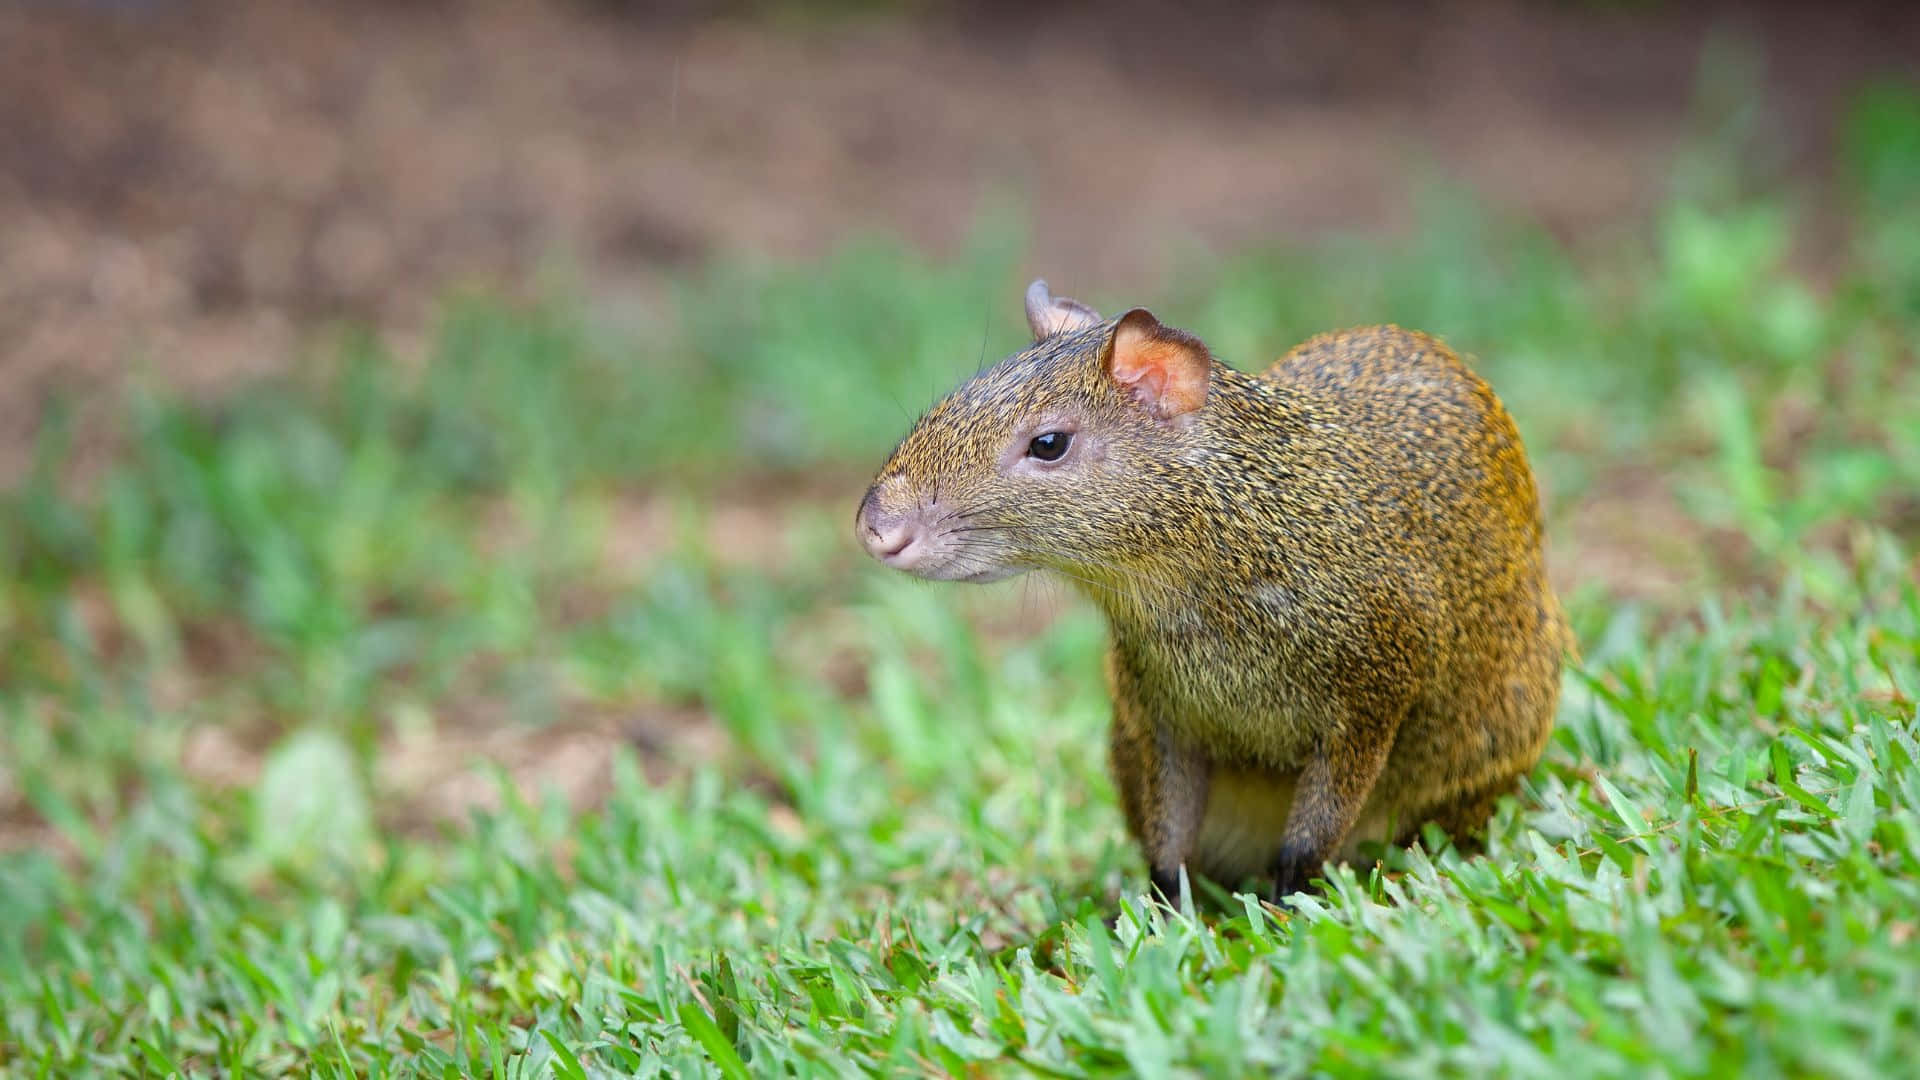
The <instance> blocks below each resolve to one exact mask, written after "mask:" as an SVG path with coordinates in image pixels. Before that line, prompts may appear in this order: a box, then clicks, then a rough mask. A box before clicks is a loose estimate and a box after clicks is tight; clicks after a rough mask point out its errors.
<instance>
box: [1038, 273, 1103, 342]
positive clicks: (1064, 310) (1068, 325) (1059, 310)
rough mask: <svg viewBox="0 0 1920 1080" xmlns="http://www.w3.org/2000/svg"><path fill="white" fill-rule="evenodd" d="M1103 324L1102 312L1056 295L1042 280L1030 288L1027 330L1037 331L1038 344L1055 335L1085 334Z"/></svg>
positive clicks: (1039, 279)
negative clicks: (1083, 332)
mask: <svg viewBox="0 0 1920 1080" xmlns="http://www.w3.org/2000/svg"><path fill="white" fill-rule="evenodd" d="M1099 321H1100V313H1099V312H1097V311H1095V310H1093V309H1092V308H1090V307H1088V306H1087V305H1085V304H1083V303H1081V302H1080V301H1078V300H1069V299H1068V298H1066V297H1064V296H1055V295H1053V293H1052V292H1051V291H1050V290H1048V288H1047V283H1046V281H1045V280H1043V279H1041V278H1035V279H1034V280H1033V284H1031V285H1029V286H1027V329H1029V330H1032V331H1033V340H1034V341H1036V342H1038V341H1045V340H1047V339H1048V338H1050V337H1052V336H1054V335H1055V334H1065V333H1068V332H1070V331H1074V330H1085V329H1086V328H1087V327H1089V326H1092V325H1093V324H1095V323H1097V322H1099Z"/></svg>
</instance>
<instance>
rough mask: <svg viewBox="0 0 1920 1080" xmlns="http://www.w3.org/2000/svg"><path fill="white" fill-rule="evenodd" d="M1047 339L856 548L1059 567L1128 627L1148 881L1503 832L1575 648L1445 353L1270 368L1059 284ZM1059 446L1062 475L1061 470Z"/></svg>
mask: <svg viewBox="0 0 1920 1080" xmlns="http://www.w3.org/2000/svg"><path fill="white" fill-rule="evenodd" d="M1028 315H1029V321H1030V322H1031V323H1032V325H1033V328H1034V332H1035V337H1036V344H1035V346H1034V347H1033V348H1031V349H1029V350H1027V351H1025V352H1023V353H1020V354H1017V355H1015V356H1013V357H1010V358H1009V359H1007V360H1006V361H1003V362H1002V363H1001V364H1000V365H998V366H996V367H994V368H992V369H990V370H988V371H986V372H983V373H982V374H981V375H979V376H977V377H976V378H975V379H973V380H971V381H970V382H968V383H967V384H965V385H964V386H962V387H961V388H959V389H958V390H956V391H955V392H954V393H953V394H952V395H950V396H949V397H948V398H947V399H946V400H944V401H942V402H941V403H940V404H939V405H937V406H935V407H934V409H932V410H931V411H930V412H929V413H928V414H927V415H926V416H925V417H923V418H922V419H921V421H920V422H919V424H917V425H916V427H915V429H914V431H913V432H912V433H910V434H909V435H908V436H907V438H906V439H905V440H904V441H903V442H902V443H901V445H900V447H899V449H897V450H896V451H895V453H894V455H893V458H892V459H891V460H890V461H889V462H888V464H887V466H886V467H885V468H883V469H882V471H881V473H880V476H879V478H878V479H877V480H876V481H875V484H874V486H873V488H872V490H870V491H869V492H868V495H867V498H866V499H865V500H864V501H863V502H862V504H861V509H860V515H859V522H858V526H857V529H858V532H859V533H860V536H861V538H862V540H863V541H864V542H865V543H866V544H867V547H868V548H869V550H870V551H871V552H872V553H873V554H874V555H875V557H876V558H879V559H880V560H881V561H883V562H886V563H888V564H889V565H893V566H895V567H897V568H899V569H903V570H907V571H909V572H912V573H916V574H919V575H921V576H923V577H932V578H941V579H958V580H996V579H998V578H1001V577H1006V576H1010V575H1011V574H1014V573H1018V572H1021V571H1023V570H1027V569H1051V570H1054V571H1057V572H1059V573H1061V574H1063V575H1064V576H1066V577H1067V578H1069V579H1070V580H1073V581H1075V582H1076V583H1077V584H1078V585H1079V586H1080V587H1081V588H1082V590H1083V591H1084V592H1085V593H1086V594H1087V595H1088V596H1089V597H1090V598H1091V599H1092V600H1093V601H1094V602H1095V603H1097V604H1099V605H1100V607H1101V608H1102V609H1103V610H1104V611H1105V613H1106V616H1107V619H1108V622H1109V624H1110V626H1111V628H1112V632H1113V645H1112V649H1111V651H1110V653H1109V656H1108V665H1107V668H1108V671H1107V674H1108V680H1109V683H1110V687H1111V690H1112V693H1113V699H1114V727H1113V738H1112V744H1111V755H1110V764H1111V767H1112V770H1113V774H1114V778H1115V781H1116V783H1117V786H1118V787H1119V790H1120V795H1121V800H1122V804H1123V805H1122V809H1123V811H1124V813H1125V816H1126V820H1127V824H1128V827H1129V829H1130V831H1131V832H1132V834H1133V835H1134V837H1135V838H1136V839H1137V840H1138V841H1139V842H1140V844H1141V846H1142V849H1143V851H1144V853H1145V855H1146V858H1147V862H1148V865H1149V869H1150V870H1151V872H1152V875H1153V878H1154V881H1155V883H1156V885H1158V886H1159V887H1160V888H1161V889H1162V891H1164V892H1166V893H1168V894H1169V895H1172V894H1173V890H1174V887H1175V882H1176V881H1177V877H1176V875H1177V872H1178V870H1179V868H1180V867H1181V866H1182V865H1183V864H1184V865H1185V866H1187V868H1188V869H1189V870H1190V871H1195V872H1199V873H1203V874H1206V875H1207V876H1209V877H1212V878H1215V879H1216V880H1220V881H1222V882H1224V883H1227V884H1234V883H1237V882H1239V881H1240V880H1242V879H1244V878H1246V877H1248V876H1251V875H1254V874H1260V873H1273V874H1274V875H1275V881H1276V886H1277V889H1278V890H1279V891H1282V892H1285V891H1291V890H1293V889H1296V888H1299V887H1302V886H1303V885H1304V884H1305V881H1306V877H1307V875H1309V874H1310V873H1312V872H1314V871H1316V870H1317V869H1318V868H1319V866H1320V865H1321V863H1322V862H1324V861H1325V860H1327V859H1329V858H1343V857H1350V856H1351V855H1352V854H1354V853H1355V849H1356V847H1357V846H1358V845H1359V844H1361V843H1363V842H1366V841H1382V842H1404V841H1405V840H1406V839H1407V838H1408V837H1410V836H1411V835H1412V834H1414V833H1415V832H1416V831H1417V830H1418V828H1419V826H1420V825H1421V824H1422V823H1423V822H1427V821H1434V822H1437V823H1438V824H1440V825H1441V826H1442V827H1444V828H1446V829H1447V830H1449V831H1450V832H1456V833H1458V832H1470V831H1472V830H1474V829H1477V828H1478V827H1480V826H1481V825H1483V824H1484V823H1485V821H1486V818H1487V816H1488V815H1489V813H1490V812H1491V810H1492V807H1493V803H1494V801H1495V800H1496V799H1497V798H1498V797H1499V796H1500V795H1502V794H1504V793H1506V792H1508V791H1510V790H1511V789H1512V788H1513V787H1514V785H1515V783H1516V781H1517V780H1518V778H1519V777H1520V776H1521V775H1523V774H1525V773H1526V772H1527V771H1528V770H1529V769H1531V768H1532V766H1533V765H1534V763H1535V762H1536V761H1537V760H1538V758H1539V755H1540V753H1541V750H1542V748H1543V747H1544V746H1545V743H1546V739H1547V736H1548V734H1549V732H1550V731H1551V728H1552V723H1553V715H1554V710H1555V705H1556V702H1557V699H1558V690H1559V679H1560V663H1561V655H1562V652H1563V650H1564V649H1566V648H1567V647H1568V646H1569V645H1570V644H1571V639H1570V637H1569V634H1568V631H1567V628H1566V625H1565V620H1564V618H1563V617H1562V615H1561V613H1560V608H1559V605H1558V603H1557V602H1556V601H1555V599H1554V597H1553V594H1552V592H1551V590H1550V588H1549V586H1548V584H1547V579H1546V573H1545V567H1544V563H1543V558H1542V550H1541V525H1540V514H1539V500H1538V497H1537V495H1536V493H1535V489H1534V484H1533V477H1532V473H1531V471H1530V470H1529V469H1528V466H1527V462H1526V457H1525V454H1524V451H1523V450H1522V448H1521V445H1520V440H1519V437H1518V435H1517V433H1516V432H1515V431H1514V427H1513V423H1512V421H1511V420H1510V419H1509V418H1508V416H1507V414H1506V411H1505V410H1504V409H1503V408H1502V407H1501V405H1500V402H1499V400H1498V399H1497V398H1496V397H1495V396H1494V394H1493V392H1492V391H1491V390H1490V389H1489V388H1488V387H1487V385H1486V384H1485V383H1484V382H1483V381H1481V380H1480V379H1479V378H1478V377H1477V376H1475V375H1474V374H1473V373H1472V372H1470V371H1468V370H1467V368H1466V367H1465V366H1464V365H1462V364H1461V363H1460V361H1459V360H1458V359H1457V358H1455V357H1454V355H1453V354H1452V353H1451V352H1449V351H1448V350H1447V349H1446V348H1445V347H1444V346H1442V345H1441V344H1440V343H1439V342H1437V341H1435V340H1434V339H1432V338H1429V337H1427V336H1425V335H1422V334H1416V333H1410V332H1407V331H1403V330H1400V329H1397V328H1393V327H1376V328H1370V329H1365V330H1356V331H1350V332H1346V333H1341V334H1331V335H1326V336H1322V337H1319V338H1315V339H1314V340H1312V341H1310V342H1307V343H1306V344H1304V345H1302V346H1300V347H1299V348H1297V349H1295V350H1294V351H1293V352H1292V353H1290V354H1288V355H1287V356H1286V357H1285V358H1284V359H1282V360H1281V361H1280V362H1279V363H1277V364H1276V365H1274V367H1273V368H1272V369H1270V370H1269V371H1267V372H1266V373H1265V374H1263V375H1259V376H1254V375H1250V374H1246V373H1243V372H1240V371H1237V370H1235V369H1233V368H1230V367H1227V366H1226V365H1224V364H1220V363H1218V362H1217V361H1215V360H1214V359H1213V358H1212V357H1211V355H1210V354H1208V353H1207V351H1206V349H1205V346H1203V345H1201V344H1200V342H1199V341H1197V340H1196V339H1194V338H1192V337H1190V336H1188V335H1186V334H1183V333H1181V332H1180V331H1177V330H1172V329H1170V328H1167V327H1164V326H1161V325H1160V324H1159V323H1158V322H1157V321H1155V320H1154V319H1153V318H1152V316H1151V315H1149V314H1147V313H1146V312H1145V311H1142V310H1138V309H1136V310H1135V311H1132V312H1129V313H1127V314H1126V315H1124V316H1122V317H1121V318H1120V319H1118V320H1112V321H1105V322H1103V321H1101V320H1100V319H1099V318H1098V316H1097V315H1095V314H1094V313H1093V312H1091V311H1090V310H1088V309H1086V308H1084V307H1082V306H1081V305H1078V304H1075V303H1074V302H1072V301H1068V300H1063V299H1055V298H1053V297H1051V296H1050V295H1049V294H1048V293H1047V292H1046V290H1045V286H1044V285H1043V284H1041V283H1037V282H1036V283H1035V288H1034V289H1033V290H1031V291H1030V292H1029V296H1028ZM1049 455H1051V456H1049Z"/></svg>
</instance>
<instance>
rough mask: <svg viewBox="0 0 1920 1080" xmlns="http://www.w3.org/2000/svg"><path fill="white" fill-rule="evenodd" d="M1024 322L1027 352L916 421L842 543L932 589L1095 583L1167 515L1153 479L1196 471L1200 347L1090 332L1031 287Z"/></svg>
mask: <svg viewBox="0 0 1920 1080" xmlns="http://www.w3.org/2000/svg"><path fill="white" fill-rule="evenodd" d="M1027 324H1028V326H1029V327H1031V328H1032V330H1033V338H1034V343H1033V345H1032V346H1031V347H1030V348H1027V349H1025V350H1023V351H1021V352H1018V353H1015V354H1014V355H1012V356H1009V357H1007V358H1006V359H1005V360H1002V361H1001V362H1000V363H998V364H996V365H994V366H993V367H992V368H989V369H988V370H986V371H983V372H981V373H980V374H978V375H976V376H974V377H973V378H972V379H969V380H968V381H967V382H965V383H964V384H962V385H961V386H960V387H959V388H958V389H956V390H954V391H953V392H952V393H951V394H949V395H947V397H946V398H945V399H943V400H942V401H940V403H939V404H937V405H935V406H934V407H933V408H932V409H931V410H929V411H928V412H927V413H926V415H924V416H922V417H921V418H920V421H919V422H918V423H917V424H915V425H914V428H913V430H912V431H911V432H909V433H908V435H907V437H906V438H905V439H904V440H902V441H901V443H900V445H899V447H897V448H896V449H895V450H894V452H893V456H892V457H891V458H889V459H888V460H887V464H886V466H885V467H884V468H882V469H881V470H880V475H879V477H878V478H877V479H875V480H874V482H873V486H872V487H871V488H869V489H868V491H867V494H866V498H864V499H863V500H861V503H860V510H859V513H858V515H857V516H856V519H855V525H854V528H855V532H856V533H857V535H858V536H859V539H860V542H861V543H862V544H863V545H865V547H866V549H867V551H868V552H869V553H870V554H871V555H872V556H873V557H874V558H876V559H878V560H879V561H880V562H882V563H885V564H886V565H887V566H890V567H893V568H894V569H896V570H904V571H906V572H907V573H910V574H914V575H916V576H918V577H922V578H929V579H934V580H941V581H973V582H985V581H998V580H1000V579H1002V578H1007V577H1011V576H1013V575H1015V574H1019V573H1022V572H1024V571H1027V570H1034V569H1051V570H1056V571H1059V572H1062V573H1064V574H1066V575H1068V576H1070V577H1074V578H1077V579H1080V580H1083V581H1104V580H1110V579H1113V578H1116V577H1127V576H1129V575H1127V574H1126V573H1125V568H1126V567H1127V566H1128V565H1129V564H1131V563H1135V562H1137V560H1138V557H1139V554H1140V552H1141V550H1142V549H1143V547H1151V546H1152V539H1153V537H1152V536H1151V535H1150V533H1151V530H1152V529H1153V527H1154V522H1155V521H1156V519H1164V518H1165V517H1166V516H1167V515H1168V514H1170V513H1172V514H1177V512H1178V508H1177V507H1170V506H1165V505H1158V504H1160V502H1161V500H1162V499H1163V498H1164V496H1165V494H1166V492H1167V491H1168V490H1170V489H1171V488H1173V487H1177V485H1168V484H1161V483H1156V482H1155V479H1156V477H1163V478H1166V477H1169V474H1171V473H1173V472H1177V471H1179V470H1181V469H1182V468H1185V467H1187V466H1190V465H1191V464H1192V463H1193V462H1194V461H1195V460H1196V451H1197V450H1199V449H1200V448H1199V445H1198V443H1199V439H1198V436H1199V434H1200V430H1201V427H1202V424H1201V421H1202V419H1203V416H1204V410H1205V407H1206V405H1207V399H1208V395H1209V393H1210V391H1211V390H1212V389H1213V386H1214V382H1215V380H1216V378H1217V377H1218V373H1217V372H1216V364H1215V362H1214V360H1213V357H1212V356H1211V355H1210V354H1209V353H1208V352H1207V348H1206V346H1204V345H1202V344H1201V343H1200V342H1199V340H1198V339H1196V338H1194V337H1193V336H1192V335H1189V334H1185V333H1182V332H1181V331H1179V330H1174V329H1172V328H1169V327H1166V326H1162V325H1161V324H1160V322H1159V320H1157V319H1155V318H1154V317H1153V316H1152V315H1151V314H1149V313H1148V312H1147V311H1146V310H1145V309H1143V308H1135V309H1133V310H1132V311H1129V312H1127V313H1126V314H1124V315H1121V316H1120V317H1119V318H1117V319H1109V320H1103V319H1102V318H1101V317H1100V316H1099V314H1098V313H1096V312H1095V311H1093V310H1092V309H1091V308H1089V307H1087V306H1086V305H1084V304H1080V303H1078V302H1076V301H1073V300H1069V299H1067V298H1065V297H1056V296H1053V295H1052V294H1051V293H1049V292H1048V290H1047V285H1046V282H1044V281H1035V282H1034V283H1033V284H1032V285H1031V286H1030V287H1028V289H1027ZM1220 371H1224V369H1220ZM1143 532H1144V533H1148V534H1149V535H1143Z"/></svg>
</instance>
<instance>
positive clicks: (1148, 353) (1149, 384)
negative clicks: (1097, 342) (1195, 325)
mask: <svg viewBox="0 0 1920 1080" xmlns="http://www.w3.org/2000/svg"><path fill="white" fill-rule="evenodd" d="M1154 328H1155V329H1156V330H1157V331H1158V333H1157V334H1156V333H1152V332H1149V331H1147V330H1143V329H1141V328H1139V327H1136V326H1134V325H1133V324H1132V323H1131V322H1123V323H1122V324H1121V325H1120V327H1119V329H1118V330H1116V331H1115V332H1114V336H1113V360H1112V363H1111V365H1110V369H1109V370H1110V371H1111V372H1112V374H1113V380H1114V381H1115V382H1117V383H1119V384H1120V385H1122V386H1125V387H1129V388H1131V389H1132V390H1133V394H1134V397H1135V398H1136V399H1137V400H1139V402H1140V403H1141V404H1142V405H1145V406H1146V407H1147V409H1148V410H1149V411H1150V412H1152V413H1153V414H1154V415H1155V416H1157V417H1159V418H1160V419H1162V420H1169V419H1172V418H1173V417H1176V416H1182V415H1185V414H1187V413H1190V412H1192V411H1194V410H1195V409H1198V408H1199V407H1200V406H1201V405H1203V404H1205V403H1206V400H1207V376H1208V373H1209V368H1210V367H1211V363H1210V361H1209V357H1208V356H1207V352H1206V347H1205V346H1203V345H1201V344H1200V343H1199V342H1198V341H1196V340H1194V339H1192V338H1190V337H1188V336H1187V335H1185V334H1181V333H1180V332H1179V331H1177V330H1168V329H1166V328H1165V327H1161V326H1160V325H1159V324H1158V323H1155V324H1154ZM1175 335H1178V336H1175Z"/></svg>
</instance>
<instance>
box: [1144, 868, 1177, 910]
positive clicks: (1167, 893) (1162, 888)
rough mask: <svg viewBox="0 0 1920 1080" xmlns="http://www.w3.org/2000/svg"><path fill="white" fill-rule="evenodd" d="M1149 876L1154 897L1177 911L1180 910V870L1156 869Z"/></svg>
mask: <svg viewBox="0 0 1920 1080" xmlns="http://www.w3.org/2000/svg"><path fill="white" fill-rule="evenodd" d="M1148 877H1149V878H1150V879H1151V882H1152V885H1153V898H1154V899H1156V900H1158V901H1160V902H1161V903H1163V904H1165V905H1167V906H1168V907H1170V908H1172V909H1174V910H1175V911H1178V910H1180V872H1179V871H1178V870H1176V871H1174V872H1172V873H1168V872H1167V871H1165V870H1155V871H1152V872H1151V873H1150V874H1149V875H1148Z"/></svg>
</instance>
